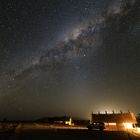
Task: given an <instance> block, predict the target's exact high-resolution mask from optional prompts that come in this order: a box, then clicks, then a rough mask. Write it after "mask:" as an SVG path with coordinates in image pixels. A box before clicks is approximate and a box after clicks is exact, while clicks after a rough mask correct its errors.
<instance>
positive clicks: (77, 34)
mask: <svg viewBox="0 0 140 140" xmlns="http://www.w3.org/2000/svg"><path fill="white" fill-rule="evenodd" d="M105 110H107V111H112V110H114V111H116V112H119V111H120V110H122V111H124V112H126V111H128V110H130V111H133V112H135V113H138V112H139V111H140V0H0V119H3V118H7V119H24V120H25V119H27V120H28V119H37V118H41V117H44V116H59V115H70V116H72V117H78V118H89V117H90V114H91V112H98V111H101V112H104V111H105Z"/></svg>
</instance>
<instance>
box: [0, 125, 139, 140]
mask: <svg viewBox="0 0 140 140" xmlns="http://www.w3.org/2000/svg"><path fill="white" fill-rule="evenodd" d="M58 139H60V140H140V137H139V136H137V135H135V134H131V133H128V132H120V131H104V132H100V131H98V130H93V131H88V130H87V129H86V128H85V127H69V128H68V127H64V126H52V125H50V126H46V125H41V124H19V125H18V126H17V127H16V128H13V130H12V131H9V132H8V131H5V132H2V131H1V132H0V140H58Z"/></svg>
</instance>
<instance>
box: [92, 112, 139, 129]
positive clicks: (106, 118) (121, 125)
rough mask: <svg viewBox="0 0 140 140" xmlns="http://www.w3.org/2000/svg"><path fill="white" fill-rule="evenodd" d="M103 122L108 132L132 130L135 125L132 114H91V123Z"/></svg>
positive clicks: (134, 118)
mask: <svg viewBox="0 0 140 140" xmlns="http://www.w3.org/2000/svg"><path fill="white" fill-rule="evenodd" d="M95 122H104V123H105V127H106V129H108V130H124V129H126V130H128V129H134V128H135V124H136V123H137V121H136V117H135V115H134V113H131V112H128V113H122V112H120V113H114V112H113V113H107V112H105V113H104V114H101V113H98V114H93V113H92V114H91V123H95Z"/></svg>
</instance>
